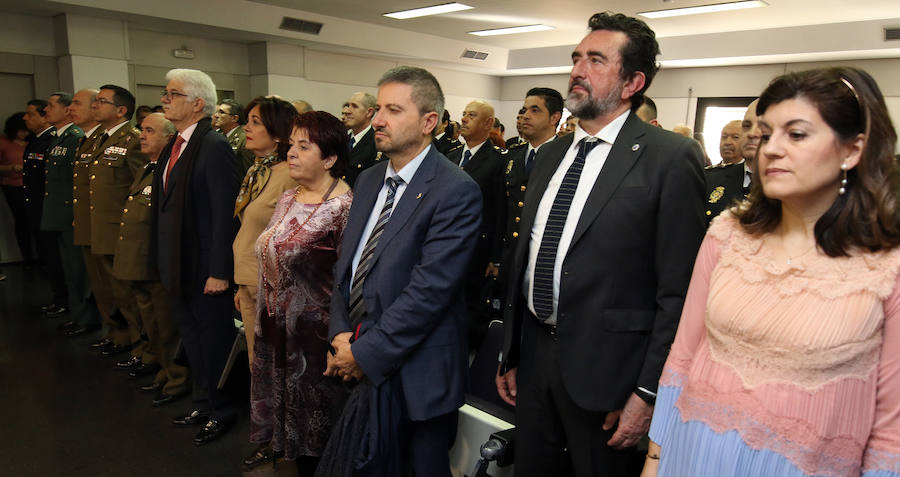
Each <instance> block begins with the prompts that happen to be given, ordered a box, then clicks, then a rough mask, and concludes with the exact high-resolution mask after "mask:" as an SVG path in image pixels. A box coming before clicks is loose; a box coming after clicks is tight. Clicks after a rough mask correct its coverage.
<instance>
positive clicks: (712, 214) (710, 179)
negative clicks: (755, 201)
mask: <svg viewBox="0 0 900 477" xmlns="http://www.w3.org/2000/svg"><path fill="white" fill-rule="evenodd" d="M703 175H704V178H705V179H706V225H707V226H709V223H710V222H712V219H714V218H716V216H718V215H719V214H721V213H722V211H723V210H725V209H727V208H729V207H731V206H733V205H735V204H737V203H738V202H739V201H742V200H744V197H745V196H746V195H745V194H746V193H747V191H745V190H744V163H743V162H741V163H740V164H719V165H715V166H710V167H707V168H706V169H704V170H703Z"/></svg>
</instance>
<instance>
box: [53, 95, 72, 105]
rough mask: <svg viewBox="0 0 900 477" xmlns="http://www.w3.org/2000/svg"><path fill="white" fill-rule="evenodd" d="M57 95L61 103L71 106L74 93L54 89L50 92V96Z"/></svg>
mask: <svg viewBox="0 0 900 477" xmlns="http://www.w3.org/2000/svg"><path fill="white" fill-rule="evenodd" d="M53 96H56V97H57V99H56V100H57V101H59V104H61V105H63V106H65V107H69V106H70V105H71V104H72V93H66V92H65V91H54V92H52V93H50V97H53Z"/></svg>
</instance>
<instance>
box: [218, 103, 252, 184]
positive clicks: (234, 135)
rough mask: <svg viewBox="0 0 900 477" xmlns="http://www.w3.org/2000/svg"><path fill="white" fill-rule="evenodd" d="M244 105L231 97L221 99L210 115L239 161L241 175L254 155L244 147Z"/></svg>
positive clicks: (245, 137)
mask: <svg viewBox="0 0 900 477" xmlns="http://www.w3.org/2000/svg"><path fill="white" fill-rule="evenodd" d="M244 122H245V119H244V106H243V105H242V104H241V103H238V102H237V101H235V100H233V99H223V100H222V101H221V102H220V103H219V104H218V105H217V106H216V112H215V113H213V115H212V125H213V127H214V128H216V130H217V131H219V132H220V133H222V134H224V135H225V139H227V140H228V144H229V145H230V146H231V150H232V151H234V155H235V157H237V158H238V159H239V160H240V162H241V167H242V168H243V170H242V171H241V175H243V173H244V172H246V171H247V169H249V168H250V166H251V165H253V161H254V160H255V159H256V157H255V156H254V155H253V153H252V152H250V151H248V150H247V149H246V148H244V144H245V143H246V142H247V133H246V132H244V128H243V127H242V125H243V124H244Z"/></svg>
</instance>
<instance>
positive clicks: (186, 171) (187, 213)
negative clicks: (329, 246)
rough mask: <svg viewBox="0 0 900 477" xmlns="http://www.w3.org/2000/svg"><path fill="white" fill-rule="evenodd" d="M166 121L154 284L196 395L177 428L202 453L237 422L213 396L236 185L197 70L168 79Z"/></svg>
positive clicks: (224, 345) (156, 184)
mask: <svg viewBox="0 0 900 477" xmlns="http://www.w3.org/2000/svg"><path fill="white" fill-rule="evenodd" d="M161 101H162V104H163V109H164V111H165V117H166V119H168V120H169V121H171V122H172V124H174V125H175V129H177V130H178V134H176V135H175V138H174V139H173V140H172V141H171V142H170V143H169V144H168V145H166V147H165V148H164V149H163V151H162V152H161V153H160V155H159V162H158V165H157V167H156V170H155V171H154V179H153V185H152V192H151V194H152V199H151V201H152V203H154V204H155V206H156V214H155V223H154V232H155V233H154V236H155V243H154V244H153V246H152V247H151V257H154V256H155V257H156V259H157V269H158V271H159V277H160V281H161V282H162V283H163V285H164V286H165V287H166V289H167V290H168V291H169V293H170V294H171V295H172V302H173V303H172V304H173V311H174V313H175V321H176V322H177V323H178V327H179V329H180V331H181V338H182V342H183V344H184V351H185V352H186V353H187V357H188V363H189V364H190V367H191V373H192V375H193V376H194V385H195V386H196V387H198V388H199V389H201V390H205V394H206V400H205V401H203V400H202V399H201V394H202V393H195V395H194V397H195V401H194V406H193V408H192V410H191V411H190V412H188V413H187V414H185V415H183V416H179V417H176V418H175V419H174V420H173V421H172V423H173V424H175V425H176V426H196V425H201V424H202V425H203V427H202V428H201V429H200V431H199V432H198V433H197V435H196V436H194V444H195V445H198V446H199V445H203V444H206V443H208V442H210V441H212V440H214V439H217V438H218V437H220V436H221V435H222V434H224V433H225V432H226V431H227V430H228V429H229V428H230V427H231V426H232V424H234V421H235V419H236V418H237V408H236V407H235V404H234V402H233V401H232V399H231V398H230V396H228V394H227V393H226V392H223V391H221V390H219V389H217V384H218V381H219V377H220V376H221V374H222V370H223V369H224V368H225V363H226V362H227V361H228V354H229V352H230V351H231V346H232V343H233V342H234V335H235V328H234V321H233V320H232V318H231V316H232V313H231V312H232V307H233V306H234V305H233V301H232V298H231V295H230V294H229V293H226V292H227V291H228V290H229V288H230V286H231V283H232V281H233V279H234V264H233V255H232V252H231V243H232V242H233V241H234V236H235V234H236V233H237V223H236V221H235V220H234V217H233V212H234V200H235V198H236V197H237V193H238V188H239V187H240V181H241V178H240V176H239V167H240V166H239V165H238V162H237V159H236V158H235V156H234V153H233V152H232V150H231V146H229V145H228V141H227V140H225V137H224V136H222V135H221V134H218V133H216V132H215V131H214V130H213V128H212V125H211V124H210V116H211V115H212V113H213V112H214V111H215V106H216V86H215V84H214V83H213V81H212V79H210V77H209V75H207V74H206V73H203V72H202V71H198V70H188V69H174V70H171V71H169V72H168V73H167V74H166V89H165V90H164V92H163V95H162V99H161Z"/></svg>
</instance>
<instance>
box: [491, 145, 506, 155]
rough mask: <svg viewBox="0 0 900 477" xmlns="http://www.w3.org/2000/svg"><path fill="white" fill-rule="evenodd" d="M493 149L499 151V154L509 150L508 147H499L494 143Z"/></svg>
mask: <svg viewBox="0 0 900 477" xmlns="http://www.w3.org/2000/svg"><path fill="white" fill-rule="evenodd" d="M494 150H495V151H497V152H499V153H500V154H506V153H507V152H509V150H508V149H503V148H502V147H500V146H498V145H496V144H495V145H494Z"/></svg>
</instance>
